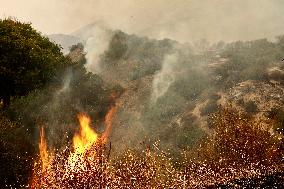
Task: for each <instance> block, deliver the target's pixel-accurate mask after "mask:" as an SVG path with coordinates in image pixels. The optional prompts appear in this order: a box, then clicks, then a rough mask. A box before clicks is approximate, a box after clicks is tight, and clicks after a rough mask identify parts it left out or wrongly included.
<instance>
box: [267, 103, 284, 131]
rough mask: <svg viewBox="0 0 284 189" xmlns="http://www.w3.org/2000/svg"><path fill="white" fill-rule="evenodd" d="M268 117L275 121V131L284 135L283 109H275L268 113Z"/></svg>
mask: <svg viewBox="0 0 284 189" xmlns="http://www.w3.org/2000/svg"><path fill="white" fill-rule="evenodd" d="M267 117H268V118H270V119H272V120H274V121H275V122H276V123H275V125H274V130H275V131H277V132H279V133H282V134H284V111H283V109H281V108H273V109H272V110H270V111H269V112H267Z"/></svg>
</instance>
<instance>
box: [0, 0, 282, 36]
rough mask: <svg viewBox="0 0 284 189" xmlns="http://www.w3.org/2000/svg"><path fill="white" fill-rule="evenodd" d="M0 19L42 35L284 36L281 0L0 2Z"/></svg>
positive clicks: (65, 0) (45, 0)
mask: <svg viewBox="0 0 284 189" xmlns="http://www.w3.org/2000/svg"><path fill="white" fill-rule="evenodd" d="M0 3H1V9H0V16H1V17H2V18H3V17H8V16H15V17H17V18H18V19H20V20H23V21H30V22H32V23H33V26H34V27H36V28H37V29H39V30H40V31H42V32H43V33H46V34H52V33H65V34H69V33H72V32H73V31H75V30H77V29H79V28H81V27H82V26H84V25H87V24H89V23H93V22H95V21H100V22H103V23H106V24H107V25H109V26H110V27H111V28H113V29H120V30H122V31H124V32H127V33H135V34H138V35H144V36H149V37H151V38H156V39H162V38H171V39H175V40H178V41H181V42H185V41H193V40H196V39H200V38H207V39H208V40H209V41H219V40H224V41H235V40H252V39H258V38H272V37H274V36H277V35H279V34H281V33H283V30H284V26H283V21H284V15H283V13H282V11H283V8H284V3H283V1H281V0H270V1H266V0H248V1H247V0H240V1H234V0H228V1H221V0H204V1H197V0H189V1H185V0H177V1H170V0H156V1H150V0H147V1H142V0H137V1H131V0H123V1H110V0H107V1H101V0H85V1H83V2H82V1H78V0H71V1H69V0H60V1H57V0H42V1H37V0H27V1H21V0H11V1H5V0H1V1H0Z"/></svg>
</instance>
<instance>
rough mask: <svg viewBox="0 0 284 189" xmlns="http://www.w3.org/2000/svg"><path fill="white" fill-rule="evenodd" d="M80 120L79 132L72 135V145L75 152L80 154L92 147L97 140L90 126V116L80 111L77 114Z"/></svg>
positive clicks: (96, 135)
mask: <svg viewBox="0 0 284 189" xmlns="http://www.w3.org/2000/svg"><path fill="white" fill-rule="evenodd" d="M78 119H79V122H80V132H79V133H78V134H75V136H74V137H73V146H74V150H75V151H74V153H75V154H82V153H84V152H85V151H87V150H88V149H90V148H91V147H92V145H93V144H95V143H96V142H97V140H98V134H97V133H96V132H95V131H94V130H93V129H92V128H91V127H90V122H91V121H90V118H89V117H88V116H87V115H85V114H82V113H80V114H79V115H78Z"/></svg>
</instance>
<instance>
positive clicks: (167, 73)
mask: <svg viewBox="0 0 284 189" xmlns="http://www.w3.org/2000/svg"><path fill="white" fill-rule="evenodd" d="M176 69H177V55H176V54H170V55H166V56H165V57H164V60H163V63H162V69H161V70H160V71H159V72H158V73H157V74H156V75H155V76H154V79H153V85H152V97H151V100H152V102H154V103H155V102H156V101H157V99H158V98H160V97H162V96H163V95H164V94H165V93H166V92H167V91H168V89H169V87H170V85H171V84H172V83H173V82H174V80H175V74H174V72H175V70H176Z"/></svg>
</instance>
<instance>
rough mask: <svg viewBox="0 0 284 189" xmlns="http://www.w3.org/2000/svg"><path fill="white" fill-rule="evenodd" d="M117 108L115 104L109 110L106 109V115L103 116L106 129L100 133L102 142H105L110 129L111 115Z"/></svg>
mask: <svg viewBox="0 0 284 189" xmlns="http://www.w3.org/2000/svg"><path fill="white" fill-rule="evenodd" d="M116 110H117V108H116V107H115V106H112V107H111V108H110V110H109V111H108V113H107V115H106V116H105V125H106V129H105V131H104V133H103V135H102V140H103V142H106V140H107V138H108V136H109V134H110V131H111V129H112V124H113V116H114V114H115V113H116Z"/></svg>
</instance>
